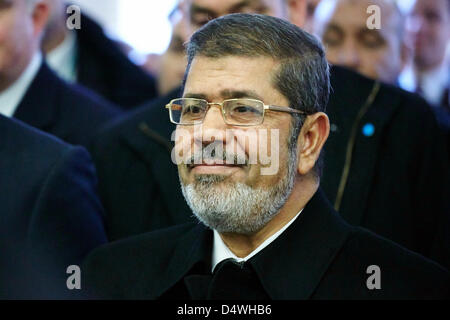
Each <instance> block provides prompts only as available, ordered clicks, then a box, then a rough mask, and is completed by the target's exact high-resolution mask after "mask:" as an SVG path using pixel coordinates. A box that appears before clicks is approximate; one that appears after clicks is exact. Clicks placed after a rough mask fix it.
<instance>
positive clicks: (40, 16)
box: [32, 1, 50, 36]
mask: <svg viewBox="0 0 450 320" xmlns="http://www.w3.org/2000/svg"><path fill="white" fill-rule="evenodd" d="M32 16H33V26H34V34H35V35H36V36H42V34H43V33H44V30H45V27H46V26H47V23H48V20H49V17H50V7H49V5H48V3H47V1H38V2H37V3H36V5H35V7H34V10H33V13H32Z"/></svg>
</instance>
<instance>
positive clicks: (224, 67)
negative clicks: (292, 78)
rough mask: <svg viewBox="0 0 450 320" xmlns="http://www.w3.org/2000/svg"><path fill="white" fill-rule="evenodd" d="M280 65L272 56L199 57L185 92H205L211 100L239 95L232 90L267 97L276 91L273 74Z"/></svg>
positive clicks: (199, 93) (195, 61) (203, 93)
mask: <svg viewBox="0 0 450 320" xmlns="http://www.w3.org/2000/svg"><path fill="white" fill-rule="evenodd" d="M277 66H278V64H277V63H276V62H275V61H274V60H273V59H271V58H268V57H258V58H253V57H239V56H228V57H223V58H217V59H216V58H208V57H203V56H198V57H195V58H194V60H193V61H192V65H191V68H190V70H189V73H188V77H187V79H186V85H185V90H184V94H185V95H186V94H197V95H203V96H204V98H207V100H213V99H217V98H225V99H227V98H237V97H232V96H227V93H230V92H253V95H252V96H247V98H255V99H260V100H264V98H266V97H267V95H268V94H274V91H276V90H275V88H274V87H273V85H272V75H273V72H274V70H276V68H277Z"/></svg>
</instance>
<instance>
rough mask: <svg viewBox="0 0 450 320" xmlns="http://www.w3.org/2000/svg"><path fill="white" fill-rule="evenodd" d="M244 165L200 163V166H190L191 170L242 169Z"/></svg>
mask: <svg viewBox="0 0 450 320" xmlns="http://www.w3.org/2000/svg"><path fill="white" fill-rule="evenodd" d="M244 166H245V165H244V164H227V163H200V164H188V165H187V167H188V168H189V169H194V168H215V167H217V168H240V167H244Z"/></svg>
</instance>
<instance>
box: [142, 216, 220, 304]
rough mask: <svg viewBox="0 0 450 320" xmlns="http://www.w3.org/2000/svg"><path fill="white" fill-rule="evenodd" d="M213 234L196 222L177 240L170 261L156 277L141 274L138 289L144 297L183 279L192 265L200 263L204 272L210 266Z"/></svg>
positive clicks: (156, 294)
mask: <svg viewBox="0 0 450 320" xmlns="http://www.w3.org/2000/svg"><path fill="white" fill-rule="evenodd" d="M212 244H213V236H212V231H211V230H209V229H207V228H206V227H205V226H203V225H201V224H198V225H196V226H195V227H194V228H192V229H191V231H189V232H187V233H186V234H185V235H184V237H182V238H181V239H180V241H178V245H177V246H176V247H175V250H174V252H173V255H172V259H171V261H170V263H169V264H168V265H167V268H166V269H165V270H162V272H161V274H160V276H159V277H157V278H153V279H149V278H148V275H147V274H143V277H142V281H140V282H139V283H140V286H141V288H140V290H139V291H142V292H143V298H144V299H147V298H148V299H155V298H158V297H160V296H161V295H163V294H164V293H165V292H167V291H168V290H169V289H170V288H171V287H173V286H174V285H175V284H176V283H178V282H179V281H181V280H183V278H184V277H185V276H186V275H187V274H188V273H189V271H190V270H191V269H193V268H194V266H196V265H198V264H199V263H201V265H202V266H203V269H204V271H205V272H209V270H210V266H211V255H212Z"/></svg>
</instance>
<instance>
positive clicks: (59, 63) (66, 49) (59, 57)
mask: <svg viewBox="0 0 450 320" xmlns="http://www.w3.org/2000/svg"><path fill="white" fill-rule="evenodd" d="M45 59H46V61H47V63H48V65H49V66H50V68H51V69H52V70H53V71H55V72H56V73H57V74H58V75H59V76H60V77H61V78H63V79H64V80H66V81H68V82H75V81H76V79H77V67H76V64H77V63H76V62H77V37H76V35H75V33H74V32H69V33H68V34H67V35H66V37H65V38H64V41H63V42H62V43H61V44H60V45H59V46H57V47H56V48H55V49H53V50H52V51H50V52H48V53H47V55H46V57H45Z"/></svg>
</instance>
